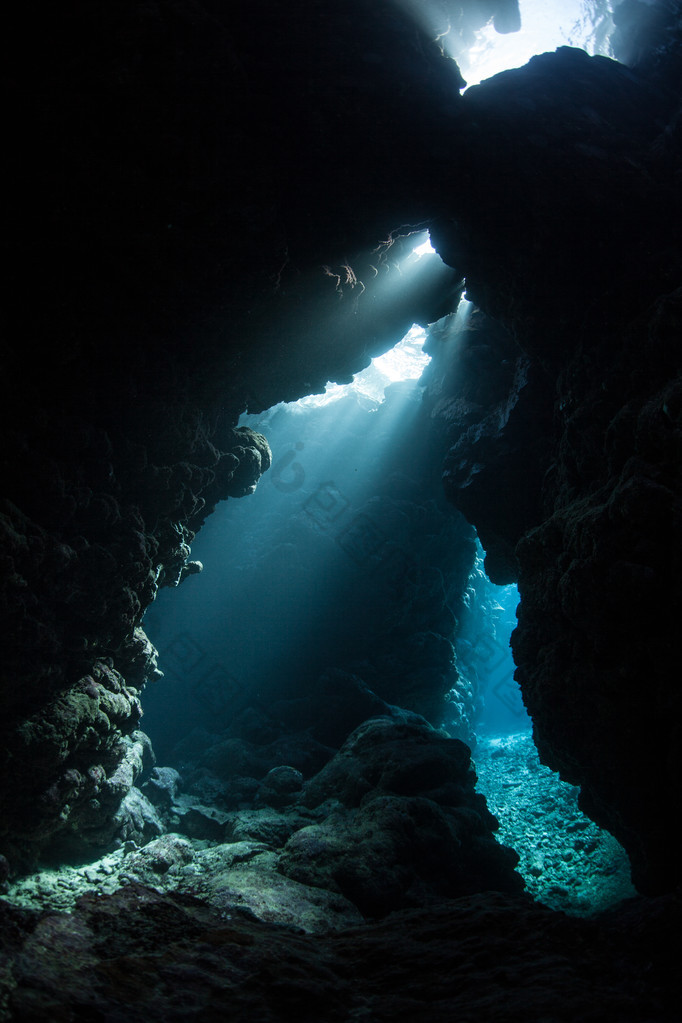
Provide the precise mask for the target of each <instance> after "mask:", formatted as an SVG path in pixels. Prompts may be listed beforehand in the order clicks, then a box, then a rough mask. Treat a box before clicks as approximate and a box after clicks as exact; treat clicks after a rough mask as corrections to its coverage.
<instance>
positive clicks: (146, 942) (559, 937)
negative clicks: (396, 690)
mask: <svg viewBox="0 0 682 1023" xmlns="http://www.w3.org/2000/svg"><path fill="white" fill-rule="evenodd" d="M0 913H1V914H2V928H1V930H0V934H1V935H2V938H1V939H0V940H1V941H2V952H3V954H4V957H5V962H6V964H7V966H8V967H9V968H10V969H11V980H9V979H5V978H6V977H7V974H3V979H2V981H0V983H1V984H2V988H1V989H0V990H2V999H3V1002H2V1004H3V1007H4V1011H5V1013H6V1016H7V1017H8V1018H9V1019H16V1020H20V1019H31V1018H33V1019H40V1018H43V1019H44V1018H46V1017H49V1016H51V1017H52V1018H55V1019H59V1018H60V1017H61V1018H68V1016H69V1015H70V1016H73V1015H74V1013H80V1014H81V1015H82V1016H87V1015H90V1016H94V1015H98V1016H100V1018H102V1019H105V1020H107V1021H111V1023H118V1021H119V1020H120V1021H124V1020H125V1021H131V1020H132V1021H138V1020H139V1021H142V1020H152V1021H157V1020H158V1021H159V1023H160V1021H162V1020H163V1021H167V1020H184V1019H186V1018H187V1012H188V1007H191V1010H190V1011H193V1012H198V1013H200V1015H201V1017H202V1018H203V1019H206V1020H220V1019H224V1018H225V1012H226V1011H229V1013H230V1015H231V1018H232V1019H235V1020H244V1021H246V1020H253V1019H258V1020H264V1021H270V1020H272V1021H275V1020H284V1019H287V1018H291V1016H292V1015H296V1016H297V1017H300V1018H301V1019H303V1020H309V1021H310V1023H313V1021H317V1020H320V1019H324V1020H330V1021H336V1020H338V1021H339V1023H341V1021H343V1020H347V1019H349V1018H353V1016H356V1017H360V1018H361V1017H362V1016H369V1017H370V1018H372V1019H376V1020H386V1021H388V1020H396V1019H404V1020H416V1021H418V1023H427V1021H433V1020H436V1021H443V1023H446V1021H449V1020H451V1019H452V1016H453V1012H454V1013H455V1014H456V1015H457V1016H461V1017H462V1018H465V1019H466V1018H468V1019H480V1018H481V1017H484V1016H486V1015H488V1016H490V1015H491V1014H493V1013H494V1014H495V1015H497V1016H498V1017H499V1018H501V1019H505V1020H509V1021H510V1023H523V1021H525V1020H528V1019H529V1018H533V1017H536V1018H546V1019H555V1020H559V1021H562V1023H563V1021H566V1023H569V1021H571V1020H575V1019H585V1020H594V1021H597V1020H599V1019H603V1018H604V1016H605V1015H606V1016H607V1018H608V1017H610V1018H612V1019H618V1020H623V1021H628V1023H630V1021H631V1023H640V1021H641V1020H642V1019H651V1020H656V1021H658V1023H672V1021H673V1020H675V1019H676V1018H677V1015H678V1014H677V992H676V989H675V986H674V985H673V984H671V978H672V976H673V973H674V965H675V959H674V954H673V951H672V947H671V945H670V943H669V937H668V933H669V929H670V928H671V927H675V926H676V921H677V915H676V909H675V907H674V904H673V902H672V900H671V899H670V898H667V899H658V900H652V901H651V902H644V903H642V901H639V900H633V901H632V902H630V903H626V904H625V905H624V906H623V907H622V908H621V909H620V910H618V911H614V912H611V913H607V914H604V915H603V916H602V917H601V918H599V919H597V920H593V921H585V920H571V919H569V918H566V917H564V916H562V915H560V914H556V913H553V912H552V911H550V910H546V909H542V908H540V907H537V906H534V905H533V904H532V903H531V902H529V901H526V900H525V899H524V898H522V897H519V896H510V895H501V894H495V893H488V894H484V895H475V896H470V897H468V898H463V899H458V900H454V901H451V902H447V903H445V904H444V905H443V906H442V907H441V908H439V909H435V910H432V911H431V912H429V913H423V912H419V911H418V910H411V911H406V912H404V913H401V914H398V915H396V916H394V917H392V918H391V919H390V920H388V921H386V922H384V923H382V924H379V925H375V926H373V927H371V928H367V929H364V930H362V931H358V930H350V931H347V932H345V933H342V934H340V935H332V936H328V937H324V936H320V935H314V936H313V937H310V936H305V935H301V934H297V933H293V932H292V931H291V930H290V929H288V928H286V927H284V928H282V927H280V928H276V927H272V926H271V925H270V926H268V925H267V924H264V923H261V922H259V921H251V920H244V919H243V918H242V917H241V916H239V915H235V914H226V913H224V912H223V913H220V912H219V911H216V910H212V909H208V908H207V907H206V906H205V905H204V904H202V903H201V902H199V901H198V900H197V899H195V898H192V897H191V896H186V895H184V896H169V895H165V894H160V893H158V892H155V891H152V890H150V889H149V888H146V887H144V886H140V885H138V884H131V885H130V886H129V887H128V888H125V889H123V890H121V891H120V892H118V893H117V894H116V895H113V896H104V897H99V898H98V897H95V896H85V897H84V898H83V899H82V900H81V901H80V903H79V906H78V908H77V909H76V911H75V912H74V913H73V914H60V913H54V912H52V913H50V912H48V913H41V912H39V911H28V910H18V909H14V908H10V907H7V906H5V905H3V904H2V903H0ZM652 959H653V960H655V963H656V965H655V966H654V967H653V968H652ZM226 1007H228V1008H227V1010H226Z"/></svg>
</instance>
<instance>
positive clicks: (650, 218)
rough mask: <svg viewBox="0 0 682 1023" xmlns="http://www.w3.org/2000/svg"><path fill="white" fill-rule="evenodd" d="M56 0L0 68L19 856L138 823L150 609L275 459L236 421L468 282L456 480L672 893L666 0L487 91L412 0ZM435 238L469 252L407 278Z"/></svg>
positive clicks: (11, 697) (533, 658)
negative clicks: (644, 18)
mask: <svg viewBox="0 0 682 1023" xmlns="http://www.w3.org/2000/svg"><path fill="white" fill-rule="evenodd" d="M623 6H624V9H625V8H626V6H628V7H631V6H632V5H623ZM41 17H42V19H43V20H42V21H41V25H40V31H36V29H35V26H34V25H33V24H32V22H31V21H30V19H29V17H28V15H26V16H23V15H22V14H20V13H16V12H15V14H14V16H13V23H12V33H13V40H14V42H15V45H14V47H13V52H12V55H11V57H10V59H9V61H8V65H7V67H6V74H7V78H8V83H9V86H10V91H11V92H10V94H11V96H12V105H11V110H10V122H11V123H10V127H11V128H12V130H13V131H14V139H15V142H14V144H13V145H12V147H11V149H10V151H9V157H8V160H9V170H10V172H11V173H12V174H13V186H12V187H11V188H9V189H8V191H7V194H6V199H7V202H8V208H7V213H6V217H7V229H6V232H5V235H4V238H3V244H4V246H5V247H6V257H7V258H6V263H7V265H8V266H9V267H10V269H9V271H8V274H7V284H8V301H7V304H6V308H5V309H4V314H5V318H6V323H7V328H6V330H5V340H4V341H3V362H4V372H3V374H2V383H1V386H2V388H3V395H2V403H1V404H2V429H3V447H2V451H3V491H4V495H5V496H4V498H3V504H2V513H1V516H0V523H1V528H2V533H3V540H2V597H1V599H2V605H1V606H2V615H3V637H4V639H3V663H2V687H3V716H2V724H1V725H0V728H1V730H2V763H1V768H2V769H1V771H0V806H1V810H2V813H1V816H0V852H1V853H2V855H3V857H5V860H3V863H5V861H6V862H7V864H8V865H9V867H10V868H11V869H12V870H16V871H22V870H26V869H30V868H31V867H32V866H34V865H35V864H36V862H38V861H39V860H40V858H41V857H42V856H45V855H46V854H47V853H48V852H49V850H51V849H55V848H57V849H58V848H60V847H63V848H64V849H69V850H73V849H81V850H87V849H99V848H102V847H106V846H107V845H108V844H110V843H111V842H113V841H115V840H116V836H117V834H118V832H119V829H120V828H121V826H122V824H123V820H122V818H121V817H120V807H121V805H122V801H123V800H124V797H125V795H126V793H127V792H128V791H129V790H130V787H131V785H132V784H133V782H134V781H135V779H136V778H138V777H140V776H141V774H142V773H143V772H144V771H145V769H146V768H147V767H148V766H149V764H150V763H151V759H150V758H151V751H150V749H149V745H148V742H147V740H146V739H145V737H144V734H143V733H142V732H141V731H139V728H138V726H139V723H140V710H141V703H140V700H141V701H142V703H143V702H144V694H143V693H142V690H143V688H144V685H145V683H146V682H147V680H148V679H150V678H152V677H153V676H154V674H155V671H156V663H155V653H154V651H153V649H152V648H151V645H150V644H149V643H148V641H147V640H146V638H145V636H144V634H143V632H142V631H141V629H140V623H141V620H142V616H143V613H144V610H145V608H146V606H147V605H148V604H149V603H150V602H151V601H152V600H153V598H154V595H155V593H156V592H157V588H158V587H159V586H161V585H164V584H171V585H172V584H174V583H175V582H177V581H178V579H179V578H180V577H181V576H182V575H183V574H188V573H190V572H192V571H193V570H194V568H193V566H192V563H191V554H190V545H191V542H192V539H193V536H194V534H195V533H196V531H197V530H198V529H199V528H200V526H201V525H202V523H203V521H204V520H205V519H206V517H207V516H208V515H209V514H210V512H211V511H212V509H213V508H214V507H215V505H216V503H217V502H219V501H221V500H224V499H226V498H229V499H232V498H240V497H243V496H244V495H248V493H249V492H250V491H251V490H252V488H253V486H254V484H255V483H256V481H257V479H258V477H259V476H260V474H261V473H262V472H263V471H265V470H266V469H267V467H268V465H269V461H270V452H269V449H268V446H267V442H266V440H264V439H263V438H262V437H261V436H260V435H259V434H256V433H253V432H249V431H248V430H243V429H242V430H240V429H238V428H237V426H236V424H237V421H238V417H239V415H240V413H241V412H243V411H244V410H245V409H248V410H249V411H251V412H260V411H263V410H265V409H267V408H269V407H270V406H271V405H273V404H275V403H276V402H278V401H282V400H292V399H295V398H298V397H300V396H302V395H305V394H309V393H311V392H313V391H316V390H320V389H321V388H322V387H323V385H324V384H325V382H326V381H327V380H328V379H331V380H337V381H344V380H347V379H348V378H349V376H350V375H351V374H352V373H353V372H355V371H357V370H359V369H360V368H362V367H364V366H365V365H367V364H368V362H369V359H370V358H371V357H372V356H373V355H375V354H378V353H380V352H382V351H384V350H386V349H387V348H389V347H390V346H391V345H392V344H394V343H395V342H397V341H398V340H399V339H400V338H401V337H402V336H403V335H404V333H405V332H406V330H407V329H408V328H409V327H410V326H411V325H412V323H414V322H420V323H434V322H436V321H437V320H439V319H441V318H442V317H444V316H446V315H447V314H449V313H451V312H453V310H454V309H455V307H456V304H457V301H458V299H459V295H460V293H461V289H462V280H463V278H466V288H467V296H468V297H469V298H470V299H471V301H473V302H474V303H475V304H476V305H477V306H478V307H479V308H480V309H481V310H482V311H483V313H484V314H486V316H487V318H488V321H489V326H488V328H486V330H485V331H483V336H482V339H481V343H480V344H479V345H478V346H476V345H475V344H474V345H472V349H473V350H472V352H471V353H470V368H471V372H467V373H465V374H462V372H461V370H459V369H458V368H457V367H455V366H450V365H449V364H448V361H447V358H446V357H445V355H443V357H442V358H440V359H439V358H438V356H437V353H436V354H435V355H434V365H436V366H437V367H439V369H438V374H439V375H437V376H436V377H435V378H434V380H433V381H432V384H431V387H432V393H433V406H432V410H431V416H432V419H433V421H434V422H435V423H437V424H438V430H439V436H440V437H441V438H443V443H444V444H445V446H446V447H447V448H448V449H449V453H448V454H447V455H446V458H445V469H444V471H445V475H444V480H445V493H446V496H447V498H448V500H449V501H451V502H452V504H453V505H454V506H455V507H456V508H458V509H459V510H460V511H461V512H462V513H463V514H464V516H465V517H466V519H467V520H468V521H469V522H470V523H471V524H473V525H474V526H475V527H476V529H477V530H478V533H479V535H480V537H481V541H482V543H483V545H484V547H485V549H486V551H487V569H488V571H489V574H490V576H491V578H492V579H493V580H495V581H498V582H508V581H511V580H513V579H518V582H519V588H520V593H521V606H520V613H519V625H518V628H517V630H516V632H515V635H514V638H513V647H514V655H515V659H516V663H517V665H518V670H517V677H518V680H519V683H520V686H521V689H522V693H523V696H524V701H525V703H526V706H527V708H528V710H529V712H530V714H531V716H532V718H533V725H534V735H535V740H536V743H537V745H538V749H539V751H540V754H541V756H542V758H543V760H544V761H545V762H546V763H547V764H549V765H550V766H551V767H553V768H555V769H556V770H559V771H560V772H561V774H562V776H563V777H565V778H566V779H567V780H570V781H572V782H573V783H575V784H577V785H580V786H581V791H582V795H581V799H582V803H583V806H584V808H585V810H586V812H587V813H589V814H590V815H591V816H593V817H594V819H595V820H597V821H598V822H599V823H601V824H603V825H604V826H605V827H607V828H608V829H609V830H611V831H612V833H613V834H614V835H616V837H618V838H619V840H620V841H621V842H622V843H623V845H624V846H625V848H626V849H627V851H628V853H629V855H630V858H631V862H632V866H633V878H634V880H635V883H636V884H637V886H638V887H639V889H640V890H641V891H642V892H644V893H648V894H657V893H661V892H665V891H669V890H671V889H672V888H673V887H674V886H675V884H676V882H677V867H676V854H675V847H674V843H673V842H672V840H671V835H670V819H671V807H673V806H674V805H675V802H676V793H677V792H678V791H679V784H680V778H679V720H680V707H679V692H678V687H677V685H676V678H677V668H676V661H677V655H676V647H675V641H674V637H675V635H676V623H677V620H678V618H679V610H680V591H679V587H680V583H679V580H680V572H681V571H682V566H681V565H680V563H679V559H680V470H679V465H680V459H679V445H680V435H681V434H680V414H681V398H680V395H681V393H682V392H681V391H680V385H679V370H680V365H679V359H680V356H679V351H680V345H679V330H680V294H679V291H678V290H677V289H678V288H679V278H680V248H679V213H680V210H679V195H680V189H679V186H680V181H679V166H680V163H679V155H680V153H679V150H680V135H679V123H680V122H679V86H680V81H679V60H678V56H679V49H678V39H677V36H676V25H677V17H676V10H675V8H674V7H669V8H668V17H667V20H666V19H664V18H663V19H661V23H660V24H657V25H656V26H654V28H652V29H651V32H652V34H653V45H652V44H650V45H644V43H643V42H641V39H640V42H641V45H640V52H637V54H636V57H637V58H638V62H637V63H636V64H635V66H633V67H632V68H628V67H625V66H622V65H619V64H616V63H614V62H612V61H609V60H606V59H604V58H598V57H597V58H589V57H587V56H586V55H585V54H584V53H582V52H580V51H576V50H570V49H561V50H559V51H557V52H556V53H555V54H548V55H544V56H541V57H537V58H534V59H533V60H532V61H531V62H530V64H529V65H528V66H526V67H524V68H521V69H519V70H517V71H509V72H506V73H504V74H503V75H501V76H497V77H496V78H495V79H492V80H491V81H489V82H487V83H485V84H484V85H482V86H479V87H475V88H472V89H471V90H469V91H467V92H466V93H465V94H464V95H461V93H460V87H461V84H462V83H461V80H460V78H459V76H458V74H457V72H456V69H455V67H454V66H453V64H452V63H451V62H449V61H448V60H447V59H446V57H445V56H444V55H443V54H442V52H441V51H440V49H439V47H438V46H437V45H435V44H434V43H432V42H431V41H430V40H429V38H428V37H427V36H426V35H425V34H424V33H423V32H422V31H421V30H420V29H419V28H418V27H417V26H416V25H415V24H414V23H413V22H412V20H411V19H410V18H409V16H408V15H407V14H406V13H405V12H404V11H403V10H402V9H398V8H396V7H394V6H393V5H392V4H389V3H387V2H379V3H374V4H371V5H365V4H361V3H354V2H351V3H348V4H345V5H344V6H343V8H340V9H330V8H329V7H328V5H326V4H319V3H317V2H315V0H309V2H306V3H303V4H297V5H296V6H295V7H290V6H285V5H280V4H274V3H268V4H264V5H258V6H248V7H247V6H240V7H239V8H238V9H237V10H234V9H232V8H230V10H229V12H228V11H227V10H226V8H225V6H224V5H223V4H221V3H218V2H217V0H213V2H211V0H204V2H202V3H190V2H187V3H185V2H180V3H176V4H172V5H167V4H159V5H144V4H138V3H137V2H135V0H127V2H123V3H119V4H115V5H114V4H111V5H109V4H104V5H99V6H97V7H93V6H92V5H89V4H80V3H76V4H73V5H71V6H70V7H69V9H68V10H67V11H63V10H58V9H52V10H50V11H49V12H47V13H45V15H44V16H41ZM626 28H627V26H625V28H623V29H622V32H623V36H624V38H625V42H624V43H623V47H624V51H623V52H624V53H625V50H626V49H627V47H626V45H625V43H626V42H628V38H629V44H630V50H629V52H630V53H631V52H632V50H633V49H636V47H634V43H633V39H632V37H628V36H627V32H626ZM638 38H640V37H638ZM407 146H409V150H410V159H409V160H408V159H405V151H406V147H407ZM426 226H428V228H429V230H430V233H431V239H432V242H433V244H434V246H435V248H436V249H437V251H438V253H439V255H440V256H441V257H442V260H443V261H444V263H443V266H442V268H441V269H440V270H439V271H438V273H436V274H434V275H433V276H431V277H430V278H429V280H428V282H423V281H422V282H419V281H417V283H415V285H414V286H413V287H402V288H401V287H398V289H397V293H398V296H399V297H398V298H397V299H396V298H395V296H394V297H392V298H391V299H390V300H389V299H388V298H387V295H388V294H389V292H388V291H384V290H382V287H381V285H382V284H383V283H384V281H385V280H387V279H389V278H391V277H395V275H396V263H397V262H398V256H399V254H400V253H401V251H403V250H402V249H401V246H405V247H407V246H408V245H409V238H408V239H405V236H406V235H408V234H409V231H410V230H412V229H417V228H423V227H426ZM405 251H406V249H405ZM434 345H435V346H436V348H437V339H436V340H434ZM491 367H495V369H494V372H491ZM491 378H492V379H494V380H495V381H496V386H495V387H493V388H491V387H484V386H483V385H482V384H481V382H480V381H481V380H486V381H489V380H490V379H491ZM246 500H248V496H247V497H246ZM141 694H142V695H141ZM117 814H118V815H119V816H117Z"/></svg>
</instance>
